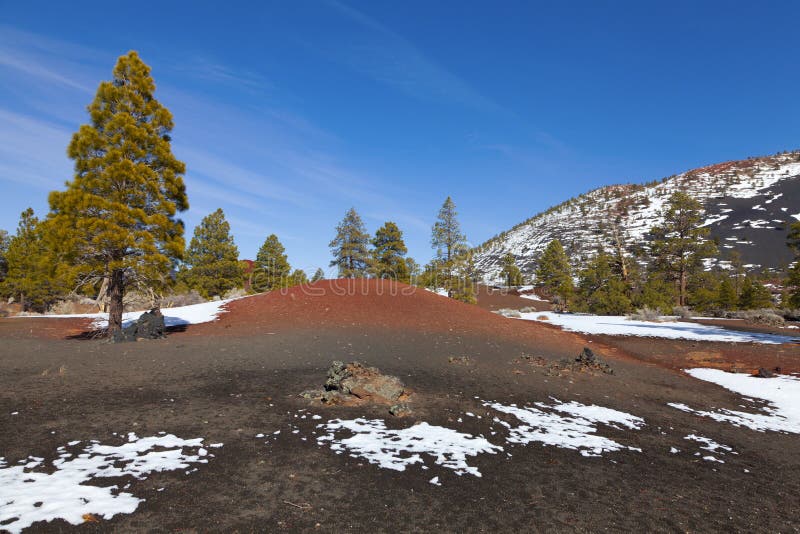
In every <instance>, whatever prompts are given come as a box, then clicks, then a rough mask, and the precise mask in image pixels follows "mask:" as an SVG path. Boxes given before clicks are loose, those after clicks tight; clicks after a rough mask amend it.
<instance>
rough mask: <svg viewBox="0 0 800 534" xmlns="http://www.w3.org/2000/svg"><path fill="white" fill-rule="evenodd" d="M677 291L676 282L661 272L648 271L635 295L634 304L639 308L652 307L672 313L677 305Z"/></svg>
mask: <svg viewBox="0 0 800 534" xmlns="http://www.w3.org/2000/svg"><path fill="white" fill-rule="evenodd" d="M676 295H677V291H676V290H675V284H673V283H671V281H667V280H665V279H664V277H663V276H661V274H660V273H653V272H650V273H647V276H646V279H645V281H644V283H643V284H641V287H640V289H639V291H638V292H637V293H636V294H635V295H634V298H633V305H634V306H635V307H637V308H650V309H651V310H658V311H660V312H661V313H670V312H671V311H672V307H673V306H674V305H675V298H676Z"/></svg>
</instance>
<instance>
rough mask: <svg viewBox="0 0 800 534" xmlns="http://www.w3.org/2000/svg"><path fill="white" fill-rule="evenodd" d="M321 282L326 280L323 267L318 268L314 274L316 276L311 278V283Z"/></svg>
mask: <svg viewBox="0 0 800 534" xmlns="http://www.w3.org/2000/svg"><path fill="white" fill-rule="evenodd" d="M320 280H325V271H323V270H322V267H317V270H316V271H315V272H314V276H312V277H311V283H312V284H313V283H314V282H319V281H320Z"/></svg>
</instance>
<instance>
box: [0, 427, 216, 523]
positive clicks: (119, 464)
mask: <svg viewBox="0 0 800 534" xmlns="http://www.w3.org/2000/svg"><path fill="white" fill-rule="evenodd" d="M72 443H73V445H70V446H69V447H73V452H68V451H67V447H59V448H58V453H59V457H58V458H57V459H56V460H53V461H52V462H51V465H49V466H46V465H45V463H44V460H43V459H42V458H33V457H29V458H28V461H25V463H20V464H19V465H13V466H8V465H7V463H6V461H5V459H4V458H0V526H1V527H0V528H2V529H4V530H8V531H9V532H12V533H16V532H20V531H22V529H24V528H27V527H29V526H31V525H33V524H34V523H36V522H39V521H52V520H53V519H63V520H65V521H67V522H68V523H71V524H73V525H79V524H81V523H83V522H84V517H83V516H84V515H85V514H93V515H96V516H100V517H103V518H105V519H110V518H112V517H114V516H115V515H117V514H130V513H133V512H134V511H135V510H136V508H137V507H138V506H139V503H140V502H142V501H143V499H139V498H137V497H135V496H134V495H133V494H131V493H127V492H124V491H120V489H119V487H118V486H116V485H111V486H95V485H89V484H86V483H87V482H97V480H96V479H98V478H103V477H122V476H133V477H135V478H138V479H143V478H146V477H147V475H149V474H150V473H154V472H160V471H174V470H177V469H185V468H187V467H189V466H190V465H191V464H196V463H207V462H208V459H207V458H203V457H202V456H203V454H202V451H204V449H203V448H202V447H201V445H202V443H203V438H196V439H188V440H185V439H181V438H178V437H176V436H173V435H171V434H168V435H162V436H154V437H149V438H139V437H137V436H136V435H135V434H133V433H130V434H128V442H127V443H124V444H122V445H119V446H110V445H100V444H99V443H98V442H97V441H91V442H88V444H87V445H86V446H84V447H83V448H80V449H78V448H75V445H77V443H75V442H72ZM78 443H80V442H78ZM184 449H187V451H184ZM191 449H197V454H193V453H192V452H191ZM206 454H207V451H206ZM208 456H212V455H208ZM126 487H127V486H126Z"/></svg>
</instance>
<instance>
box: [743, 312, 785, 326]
mask: <svg viewBox="0 0 800 534" xmlns="http://www.w3.org/2000/svg"><path fill="white" fill-rule="evenodd" d="M733 316H734V317H735V318H736V319H743V320H745V321H752V322H754V323H759V324H765V325H768V326H783V325H785V324H786V320H785V319H784V318H783V317H782V316H780V315H778V314H777V313H775V310H770V309H762V310H742V311H738V312H736V313H734V314H733Z"/></svg>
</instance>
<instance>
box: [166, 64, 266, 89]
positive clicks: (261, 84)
mask: <svg viewBox="0 0 800 534" xmlns="http://www.w3.org/2000/svg"><path fill="white" fill-rule="evenodd" d="M170 69H171V70H174V71H176V72H182V73H185V74H187V75H189V76H192V77H193V78H196V79H198V80H205V81H209V82H214V83H221V84H225V85H229V86H236V87H239V88H245V89H250V90H257V91H265V90H269V89H273V85H272V84H271V83H270V82H269V81H268V80H267V79H266V78H264V77H263V76H262V75H260V74H258V73H256V72H253V71H251V70H247V69H237V68H233V67H231V66H229V65H225V64H222V63H219V62H216V61H213V60H211V59H209V58H205V57H200V56H195V57H193V58H191V59H189V60H184V61H181V62H176V63H174V64H173V65H171V66H170Z"/></svg>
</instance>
